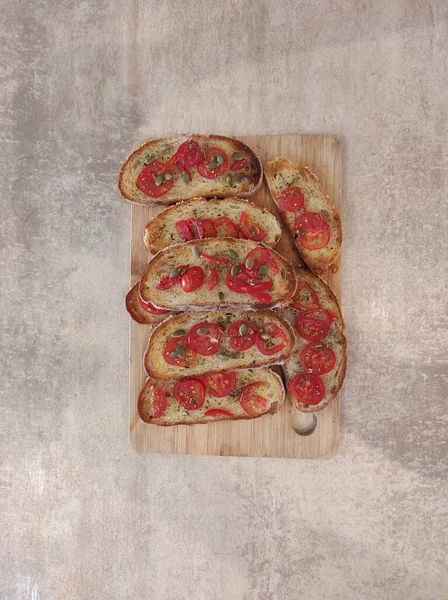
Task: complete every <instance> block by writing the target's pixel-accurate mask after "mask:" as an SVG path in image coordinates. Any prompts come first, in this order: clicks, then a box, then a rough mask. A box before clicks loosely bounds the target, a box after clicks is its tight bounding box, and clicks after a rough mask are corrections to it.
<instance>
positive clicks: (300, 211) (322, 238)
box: [265, 158, 342, 274]
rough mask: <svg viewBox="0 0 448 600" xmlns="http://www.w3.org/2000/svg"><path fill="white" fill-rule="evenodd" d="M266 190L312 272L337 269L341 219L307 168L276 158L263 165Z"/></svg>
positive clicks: (340, 239) (339, 251)
mask: <svg viewBox="0 0 448 600" xmlns="http://www.w3.org/2000/svg"><path fill="white" fill-rule="evenodd" d="M265 176H266V181H267V182H268V186H269V190H270V192H271V195H272V197H273V199H274V202H275V203H276V204H277V206H278V209H279V211H280V214H281V216H282V218H283V220H284V222H285V223H286V225H287V226H288V228H289V229H290V230H291V233H292V234H293V236H294V240H295V244H296V247H297V249H298V251H299V252H300V254H301V256H302V257H303V260H304V261H305V262H306V264H307V265H308V266H309V268H310V269H311V270H312V271H315V272H316V273H320V274H325V273H326V272H327V270H328V269H330V270H331V271H333V272H336V271H338V270H339V263H340V257H341V244H342V229H341V220H340V218H339V215H338V213H337V212H336V211H335V209H334V207H333V206H332V205H331V203H330V201H329V199H328V196H327V194H326V193H325V191H324V190H323V189H322V186H321V185H320V183H319V180H318V179H317V177H316V175H314V173H312V172H311V171H310V170H309V169H308V168H307V167H301V166H299V165H294V164H293V163H292V162H291V161H289V160H287V159H286V158H277V159H276V160H273V161H271V162H268V163H266V165H265Z"/></svg>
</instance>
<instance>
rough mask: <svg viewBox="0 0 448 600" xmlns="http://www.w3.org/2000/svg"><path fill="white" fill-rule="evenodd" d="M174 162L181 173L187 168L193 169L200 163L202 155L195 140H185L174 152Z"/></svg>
mask: <svg viewBox="0 0 448 600" xmlns="http://www.w3.org/2000/svg"><path fill="white" fill-rule="evenodd" d="M175 156H176V162H177V164H178V166H179V169H180V170H181V171H183V170H186V168H188V167H194V166H196V165H198V164H199V163H201V162H202V161H203V159H204V154H203V152H202V150H201V147H200V146H199V144H198V142H197V141H196V140H187V141H186V142H184V143H183V144H181V145H180V146H179V148H178V149H177V152H176V155H175Z"/></svg>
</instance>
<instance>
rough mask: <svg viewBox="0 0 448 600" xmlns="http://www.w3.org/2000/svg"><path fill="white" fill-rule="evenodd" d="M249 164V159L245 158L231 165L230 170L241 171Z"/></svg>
mask: <svg viewBox="0 0 448 600" xmlns="http://www.w3.org/2000/svg"><path fill="white" fill-rule="evenodd" d="M248 164H249V161H248V160H247V158H243V159H242V160H236V161H235V162H233V163H232V164H231V165H230V170H231V171H239V170H240V169H245V168H246V167H247V165H248Z"/></svg>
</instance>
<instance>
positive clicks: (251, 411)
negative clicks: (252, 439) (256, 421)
mask: <svg viewBox="0 0 448 600" xmlns="http://www.w3.org/2000/svg"><path fill="white" fill-rule="evenodd" d="M260 386H263V382H262V381H255V382H254V383H249V384H248V385H246V386H245V387H244V388H243V389H242V391H241V394H240V404H241V408H242V409H243V410H244V411H245V412H246V413H247V414H248V415H250V416H251V417H258V415H261V414H263V413H264V412H266V410H267V408H268V401H267V400H266V398H263V396H260V395H259V394H257V393H256V392H255V390H256V389H257V388H259V387H260Z"/></svg>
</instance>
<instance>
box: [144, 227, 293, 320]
mask: <svg viewBox="0 0 448 600" xmlns="http://www.w3.org/2000/svg"><path fill="white" fill-rule="evenodd" d="M250 265H253V266H252V268H248V267H249V266H250ZM260 269H261V271H260ZM182 273H183V274H182ZM295 289H296V276H295V272H294V268H293V266H292V265H291V264H290V263H289V262H288V261H287V260H286V259H285V258H283V256H280V254H278V253H277V252H275V251H274V250H272V249H270V248H266V247H265V246H261V245H259V244H256V243H255V242H251V241H250V240H235V239H233V238H210V239H205V240H193V241H191V242H187V243H185V244H176V245H174V246H170V247H169V248H165V249H164V250H161V251H160V252H159V253H158V254H156V255H155V256H154V257H153V259H152V260H151V261H150V262H149V264H148V269H147V271H146V273H145V274H144V275H143V277H142V278H141V283H140V295H141V297H142V299H143V300H145V301H149V302H152V303H153V304H154V305H155V306H157V307H158V308H163V309H168V310H173V311H182V310H201V309H202V310H204V309H205V308H217V307H219V308H223V307H225V308H254V307H257V308H258V307H263V308H272V307H274V306H281V305H284V304H286V303H287V302H288V301H289V300H290V299H291V298H292V296H293V295H294V292H295ZM185 290H187V291H185Z"/></svg>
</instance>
